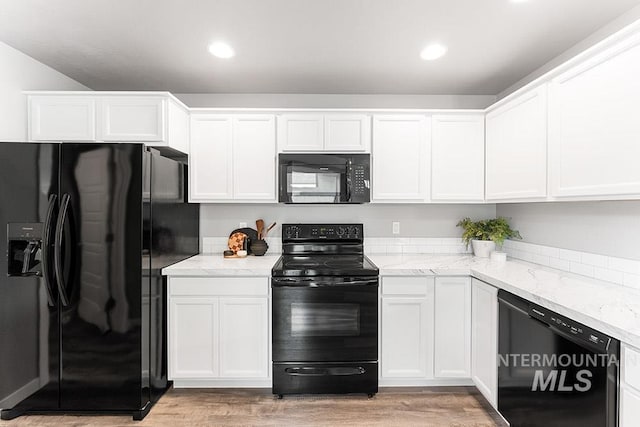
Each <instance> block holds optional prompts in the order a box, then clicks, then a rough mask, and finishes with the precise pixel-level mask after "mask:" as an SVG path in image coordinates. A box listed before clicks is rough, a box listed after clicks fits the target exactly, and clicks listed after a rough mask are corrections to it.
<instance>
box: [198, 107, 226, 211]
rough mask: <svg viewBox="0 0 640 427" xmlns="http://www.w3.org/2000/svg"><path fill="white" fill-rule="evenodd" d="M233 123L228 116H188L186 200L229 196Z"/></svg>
mask: <svg viewBox="0 0 640 427" xmlns="http://www.w3.org/2000/svg"><path fill="white" fill-rule="evenodd" d="M232 124H233V123H232V118H231V116H227V115H211V114H206V115H205V114H203V115H193V116H192V117H191V147H190V151H191V155H190V156H189V162H190V168H189V176H190V185H189V201H192V202H207V201H210V202H214V201H216V200H229V199H231V198H232V189H233V188H232V180H233V178H232Z"/></svg>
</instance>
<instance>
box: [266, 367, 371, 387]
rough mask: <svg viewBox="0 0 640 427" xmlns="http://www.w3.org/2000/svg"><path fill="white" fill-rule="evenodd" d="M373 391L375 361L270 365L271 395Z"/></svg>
mask: <svg viewBox="0 0 640 427" xmlns="http://www.w3.org/2000/svg"><path fill="white" fill-rule="evenodd" d="M377 392H378V363H377V362H362V363H358V362H353V363H332V364H325V363H274V364H273V394H312V393H313V394H334V393H335V394H340V393H366V394H374V393H377Z"/></svg>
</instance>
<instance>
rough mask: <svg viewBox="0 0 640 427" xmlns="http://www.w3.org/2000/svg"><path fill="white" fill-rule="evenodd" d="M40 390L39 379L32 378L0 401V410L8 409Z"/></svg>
mask: <svg viewBox="0 0 640 427" xmlns="http://www.w3.org/2000/svg"><path fill="white" fill-rule="evenodd" d="M38 390H40V379H39V378H34V379H32V380H31V381H29V382H28V383H26V384H25V385H23V386H22V387H20V388H19V389H17V390H16V391H14V392H13V393H11V394H10V395H8V396H6V397H4V398H3V399H2V400H0V409H10V408H13V407H14V406H16V405H17V404H18V403H20V402H22V401H23V400H24V399H26V398H27V397H29V396H31V395H32V394H33V393H35V392H36V391H38Z"/></svg>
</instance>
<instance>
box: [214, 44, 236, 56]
mask: <svg viewBox="0 0 640 427" xmlns="http://www.w3.org/2000/svg"><path fill="white" fill-rule="evenodd" d="M209 53H211V54H212V55H213V56H216V57H218V58H223V59H227V58H231V57H233V56H235V54H236V53H235V52H234V50H233V48H232V47H231V46H229V45H228V44H226V43H224V42H214V43H211V44H210V45H209Z"/></svg>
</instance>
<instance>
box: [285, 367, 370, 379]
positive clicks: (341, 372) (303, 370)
mask: <svg viewBox="0 0 640 427" xmlns="http://www.w3.org/2000/svg"><path fill="white" fill-rule="evenodd" d="M284 372H285V373H286V374H287V375H291V376H292V377H335V376H351V375H363V374H365V373H366V372H367V370H366V369H364V368H363V367H362V366H357V367H335V368H316V367H304V366H303V367H296V368H286V369H285V370H284Z"/></svg>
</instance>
